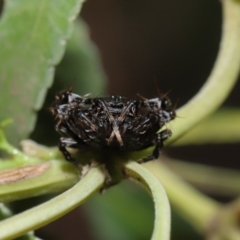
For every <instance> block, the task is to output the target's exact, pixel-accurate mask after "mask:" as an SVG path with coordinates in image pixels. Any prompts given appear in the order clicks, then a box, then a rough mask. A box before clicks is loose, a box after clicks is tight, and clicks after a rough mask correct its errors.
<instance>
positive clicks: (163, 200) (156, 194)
mask: <svg viewBox="0 0 240 240" xmlns="http://www.w3.org/2000/svg"><path fill="white" fill-rule="evenodd" d="M126 173H127V176H129V177H130V178H132V179H134V180H136V181H137V182H139V183H140V184H142V185H143V186H144V187H146V188H147V190H148V191H149V192H150V193H151V195H152V198H153V201H154V206H155V220H154V230H153V234H152V238H151V239H152V240H169V239H170V223H171V217H170V206H169V201H168V197H167V195H166V192H165V190H164V188H163V186H162V184H161V182H159V180H158V179H157V178H155V177H154V176H153V175H152V174H151V173H150V172H149V171H147V170H146V169H145V168H143V167H142V166H141V165H140V164H138V163H136V162H129V163H127V164H126Z"/></svg>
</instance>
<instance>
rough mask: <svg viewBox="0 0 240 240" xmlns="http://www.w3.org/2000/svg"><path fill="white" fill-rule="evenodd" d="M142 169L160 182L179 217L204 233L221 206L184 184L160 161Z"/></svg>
mask: <svg viewBox="0 0 240 240" xmlns="http://www.w3.org/2000/svg"><path fill="white" fill-rule="evenodd" d="M144 167H146V168H147V169H148V170H149V171H150V172H152V173H153V174H154V175H155V176H156V177H157V178H158V179H159V180H160V181H161V182H162V184H163V186H164V188H165V190H166V192H167V194H168V197H169V199H170V202H171V203H172V205H173V207H175V208H176V209H177V210H178V211H179V213H180V214H181V216H183V217H184V218H185V219H186V220H187V221H188V222H189V223H190V224H192V225H193V227H195V229H196V230H197V231H199V232H201V233H202V232H204V231H205V230H206V229H207V228H208V224H209V222H210V221H211V219H212V218H213V217H214V216H215V214H216V212H217V211H218V209H219V208H220V206H221V205H220V204H218V203H217V202H216V201H214V200H212V199H211V198H209V197H207V196H205V195H204V194H202V193H200V192H199V191H197V190H196V189H194V188H193V187H191V186H190V185H188V184H187V183H185V182H184V181H183V180H182V179H181V178H180V177H178V176H177V175H175V174H174V173H173V172H171V170H170V169H168V168H167V166H165V165H164V164H163V163H161V162H160V161H151V162H148V163H145V164H144Z"/></svg>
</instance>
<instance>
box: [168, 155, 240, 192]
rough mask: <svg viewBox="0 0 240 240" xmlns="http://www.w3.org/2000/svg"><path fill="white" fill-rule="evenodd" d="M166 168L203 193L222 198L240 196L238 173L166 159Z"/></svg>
mask: <svg viewBox="0 0 240 240" xmlns="http://www.w3.org/2000/svg"><path fill="white" fill-rule="evenodd" d="M166 164H167V166H168V167H169V168H170V169H172V170H173V171H174V172H175V173H177V174H179V175H180V176H181V177H182V178H183V179H184V180H186V181H188V182H190V183H191V184H193V185H194V186H196V187H199V188H200V189H202V190H203V191H206V192H209V193H214V194H218V195H222V196H229V195H230V196H236V195H238V194H240V185H239V183H240V171H238V170H233V169H225V168H220V167H211V166H207V165H203V164H197V163H188V162H184V161H179V160H173V159H168V160H167V161H166Z"/></svg>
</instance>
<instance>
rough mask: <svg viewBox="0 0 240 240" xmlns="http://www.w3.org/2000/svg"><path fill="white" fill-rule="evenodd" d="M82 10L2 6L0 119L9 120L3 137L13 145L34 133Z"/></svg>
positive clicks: (58, 5) (46, 2)
mask: <svg viewBox="0 0 240 240" xmlns="http://www.w3.org/2000/svg"><path fill="white" fill-rule="evenodd" d="M81 4H82V1H79V0H42V1H37V0H35V1H33V0H21V1H18V0H8V1H6V2H5V6H4V12H3V15H2V18H1V21H0V84H1V89H3V90H2V91H1V98H0V109H1V111H0V119H4V118H9V117H11V118H13V119H14V126H13V127H11V128H9V129H8V132H7V135H8V139H10V141H11V142H13V143H15V144H16V143H17V142H18V141H19V140H20V139H22V138H25V137H26V136H27V135H28V134H29V133H30V132H31V131H32V129H33V127H34V124H35V119H36V111H37V110H39V109H40V108H41V106H42V103H43V100H44V98H45V94H46V90H47V88H48V87H49V86H50V85H51V83H52V79H53V74H54V66H55V65H56V64H57V63H58V62H59V61H60V59H61V57H62V55H63V52H64V48H65V44H66V39H67V38H68V37H69V36H70V33H71V30H72V22H73V20H74V19H75V17H76V16H77V13H78V12H79V10H80V7H81Z"/></svg>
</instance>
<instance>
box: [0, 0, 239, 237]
mask: <svg viewBox="0 0 240 240" xmlns="http://www.w3.org/2000/svg"><path fill="white" fill-rule="evenodd" d="M81 5H82V2H81V1H77V0H70V1H69V0H68V1H66V0H58V1H56V0H51V1H46V0H43V1H36V2H35V1H31V0H23V1H17V0H9V1H6V4H5V5H4V11H3V15H2V17H1V21H0V83H1V87H2V89H4V91H2V94H1V98H0V107H1V111H0V119H1V120H2V123H1V126H0V149H1V150H2V153H3V155H2V159H1V162H0V199H1V201H2V202H4V203H7V202H11V201H14V200H18V199H22V198H28V197H32V196H38V195H43V194H49V193H55V192H61V191H64V190H67V189H68V190H67V191H65V192H63V193H62V194H60V195H58V196H57V197H54V198H52V199H50V200H49V201H46V202H45V203H42V204H40V205H39V206H36V207H34V208H31V209H29V210H27V211H25V212H23V213H21V214H18V215H15V216H12V212H11V211H10V210H9V209H8V208H7V205H4V204H1V205H0V216H1V219H5V218H6V219H5V220H2V221H1V222H0V229H1V231H0V238H1V239H12V238H16V237H19V236H22V235H24V234H25V235H24V237H25V238H26V239H37V237H35V236H34V234H33V232H32V230H35V229H37V228H39V227H41V226H43V225H45V224H47V223H49V222H51V221H53V220H55V219H56V218H59V217H60V216H62V215H64V214H65V213H67V212H68V211H70V210H72V209H73V208H75V207H76V206H78V205H80V204H81V203H83V202H84V201H85V200H86V199H87V198H89V197H90V196H91V195H92V194H93V193H94V192H96V191H97V190H98V189H99V188H100V187H101V186H102V185H103V184H104V175H103V173H102V171H101V170H100V169H99V168H96V167H92V168H91V169H90V171H89V172H88V174H87V175H86V176H85V177H83V178H82V179H81V180H80V181H79V175H80V174H79V172H78V170H77V169H76V168H75V167H74V166H72V165H71V164H69V163H67V162H66V161H65V160H64V159H62V156H61V155H60V154H59V152H58V150H57V148H48V147H45V146H43V145H39V144H36V143H34V142H32V141H31V140H25V141H22V149H23V150H22V151H20V150H18V149H17V148H16V147H15V146H16V144H18V143H19V141H20V140H22V139H24V138H25V137H27V136H29V134H30V133H31V132H32V131H33V129H34V126H35V122H36V118H37V111H38V110H39V109H40V108H41V107H42V105H43V102H44V99H45V95H46V91H47V89H48V88H49V87H50V86H51V85H52V82H53V77H54V72H55V66H56V65H57V64H58V63H59V62H60V60H61V59H62V58H63V60H62V62H61V63H60V65H59V67H58V71H57V73H56V78H57V80H58V82H59V81H63V79H67V80H68V81H72V80H73V79H74V78H77V79H76V86H75V87H76V88H77V89H81V91H82V93H84V92H87V91H92V92H93V93H99V92H104V91H105V84H106V79H105V75H104V73H103V71H102V69H101V66H100V63H99V56H98V52H97V50H96V48H95V46H94V45H93V44H92V43H91V41H90V40H89V37H88V30H87V27H86V25H85V24H84V23H83V22H80V21H77V22H76V23H75V24H74V22H73V20H74V19H75V18H76V16H77V14H78V12H79V10H80V8H81ZM222 6H223V34H222V41H221V48H220V50H219V54H218V57H217V60H216V63H215V65H214V68H213V70H212V73H211V75H210V76H209V78H208V79H207V81H206V83H205V84H204V86H203V87H202V88H201V89H200V90H199V92H198V94H196V96H195V97H194V98H193V99H191V100H190V101H189V102H188V103H187V104H186V105H185V106H183V107H182V108H180V109H179V110H178V111H177V114H178V115H179V116H181V115H183V116H190V117H189V118H188V119H181V118H178V119H177V120H176V121H175V122H174V123H173V124H172V126H171V128H172V131H173V132H174V136H173V137H172V138H171V139H170V140H169V143H170V142H173V141H174V140H177V139H178V138H179V141H176V142H175V145H177V144H178V145H180V144H182V145H184V144H189V143H198V144H202V143H206V142H210V143H216V142H229V141H236V142H237V141H239V139H240V131H239V124H238V119H239V109H233V110H228V109H227V110H220V111H219V112H217V113H215V114H214V115H212V116H210V117H209V118H206V117H208V116H209V115H210V114H212V113H213V112H214V111H215V110H216V109H217V108H218V107H219V106H220V104H221V103H222V102H223V101H224V100H225V99H226V97H227V96H228V94H229V93H230V91H231V89H232V88H233V86H234V84H235V82H236V79H237V74H238V71H239V67H240V54H239V52H240V44H239V38H240V5H239V3H238V2H237V1H233V0H226V1H222ZM13 26H14V28H13ZM73 30H74V31H73ZM70 36H71V38H70ZM67 41H68V44H67V46H65V45H66V42H67ZM64 51H65V55H64V57H63V54H64ZM90 80H91V82H90ZM64 81H65V80H64ZM190 113H191V114H190ZM196 113H197V114H196ZM8 118H11V119H13V122H12V123H11V124H10V125H8V123H9V121H7V120H5V121H3V120H4V119H8ZM203 119H205V121H203ZM229 122H231V128H228V129H227V128H226V125H228V123H229ZM199 123H201V124H199ZM197 124H199V125H198V126H197V127H195V126H196V125H197ZM7 125H8V126H7ZM209 126H211V127H209ZM212 126H214V127H212ZM194 127H195V128H194ZM209 129H211V131H208V130H209ZM219 129H221V130H222V131H221V132H222V135H219ZM226 129H227V130H226ZM5 132H6V134H7V139H8V141H9V142H10V143H9V142H8V141H7V140H6V137H5ZM186 132H187V134H186V135H185V136H184V137H182V138H180V137H181V136H182V135H183V134H185V133H186ZM204 133H207V134H204ZM232 133H235V134H234V136H235V137H234V138H233V137H232ZM46 141H47V140H46ZM13 145H15V146H13ZM145 151H146V152H147V151H151V149H147V150H145ZM141 154H144V153H142V152H140V153H133V154H132V155H131V156H130V159H138V158H139V156H140V155H141ZM106 157H107V156H106ZM8 159H10V160H8ZM165 162H166V163H165ZM125 168H126V172H127V176H128V177H129V178H131V179H134V180H135V181H137V182H139V183H140V184H141V185H143V186H144V187H145V188H146V190H147V191H148V192H149V193H150V195H151V198H152V200H153V201H154V204H155V205H154V206H155V207H154V211H155V219H154V230H153V233H152V239H166V240H167V239H169V238H170V237H169V236H170V208H169V202H168V198H167V196H166V192H167V195H168V197H169V199H170V201H171V203H172V205H173V207H175V208H176V209H177V211H178V213H179V214H180V215H181V216H182V217H183V218H184V219H185V220H186V221H187V222H188V223H189V224H191V225H192V226H193V227H194V228H195V229H196V230H197V231H198V232H199V233H201V234H202V235H205V236H206V237H207V238H208V239H233V240H234V239H239V238H240V230H239V227H238V224H237V223H238V210H239V206H240V205H239V200H238V199H236V200H235V201H233V202H232V203H230V204H229V205H227V206H226V205H223V204H220V203H219V202H217V201H215V200H213V199H211V198H209V197H207V196H206V195H205V194H203V193H201V192H200V191H198V190H197V189H196V188H194V187H192V186H191V185H189V184H188V183H187V182H185V181H184V180H183V179H182V178H185V179H186V180H188V181H190V182H192V183H193V184H196V185H198V186H199V185H200V184H201V186H202V188H204V187H205V186H206V185H209V184H210V186H212V188H215V189H219V188H220V186H222V185H221V184H222V181H221V180H222V179H223V178H225V177H226V178H227V181H225V182H224V184H225V185H224V188H223V189H221V190H222V191H221V192H223V193H225V194H228V193H229V192H230V193H234V194H239V188H238V187H237V186H236V185H237V184H236V183H238V182H239V172H238V171H231V170H228V171H226V170H224V169H216V168H210V167H208V166H199V165H192V164H187V163H184V162H182V163H181V162H178V161H174V160H173V159H166V161H164V162H150V163H147V164H143V165H138V164H137V163H135V162H133V161H129V163H127V164H126V167H125ZM191 172H194V173H195V174H194V175H191V174H190V173H191ZM197 173H201V174H197ZM202 174H205V178H204V180H202V178H201V176H202ZM180 176H181V177H180ZM161 183H162V184H163V186H164V188H165V190H166V192H165V190H164V188H163V187H162V185H161ZM74 184H75V185H74ZM233 185H234V186H236V187H233ZM129 201H130V199H129ZM111 204H114V203H112V201H111V202H109V204H108V206H111ZM139 209H140V211H144V209H143V206H141V205H139ZM118 214H119V215H121V214H122V215H124V214H125V212H124V210H123V211H121V212H119V213H118ZM91 215H93V216H94V215H95V217H96V211H94V212H92V213H91ZM133 222H134V220H132V221H129V225H130V226H131V227H132V228H133V226H134V224H135V223H133ZM213 222H214V223H215V224H213Z"/></svg>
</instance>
